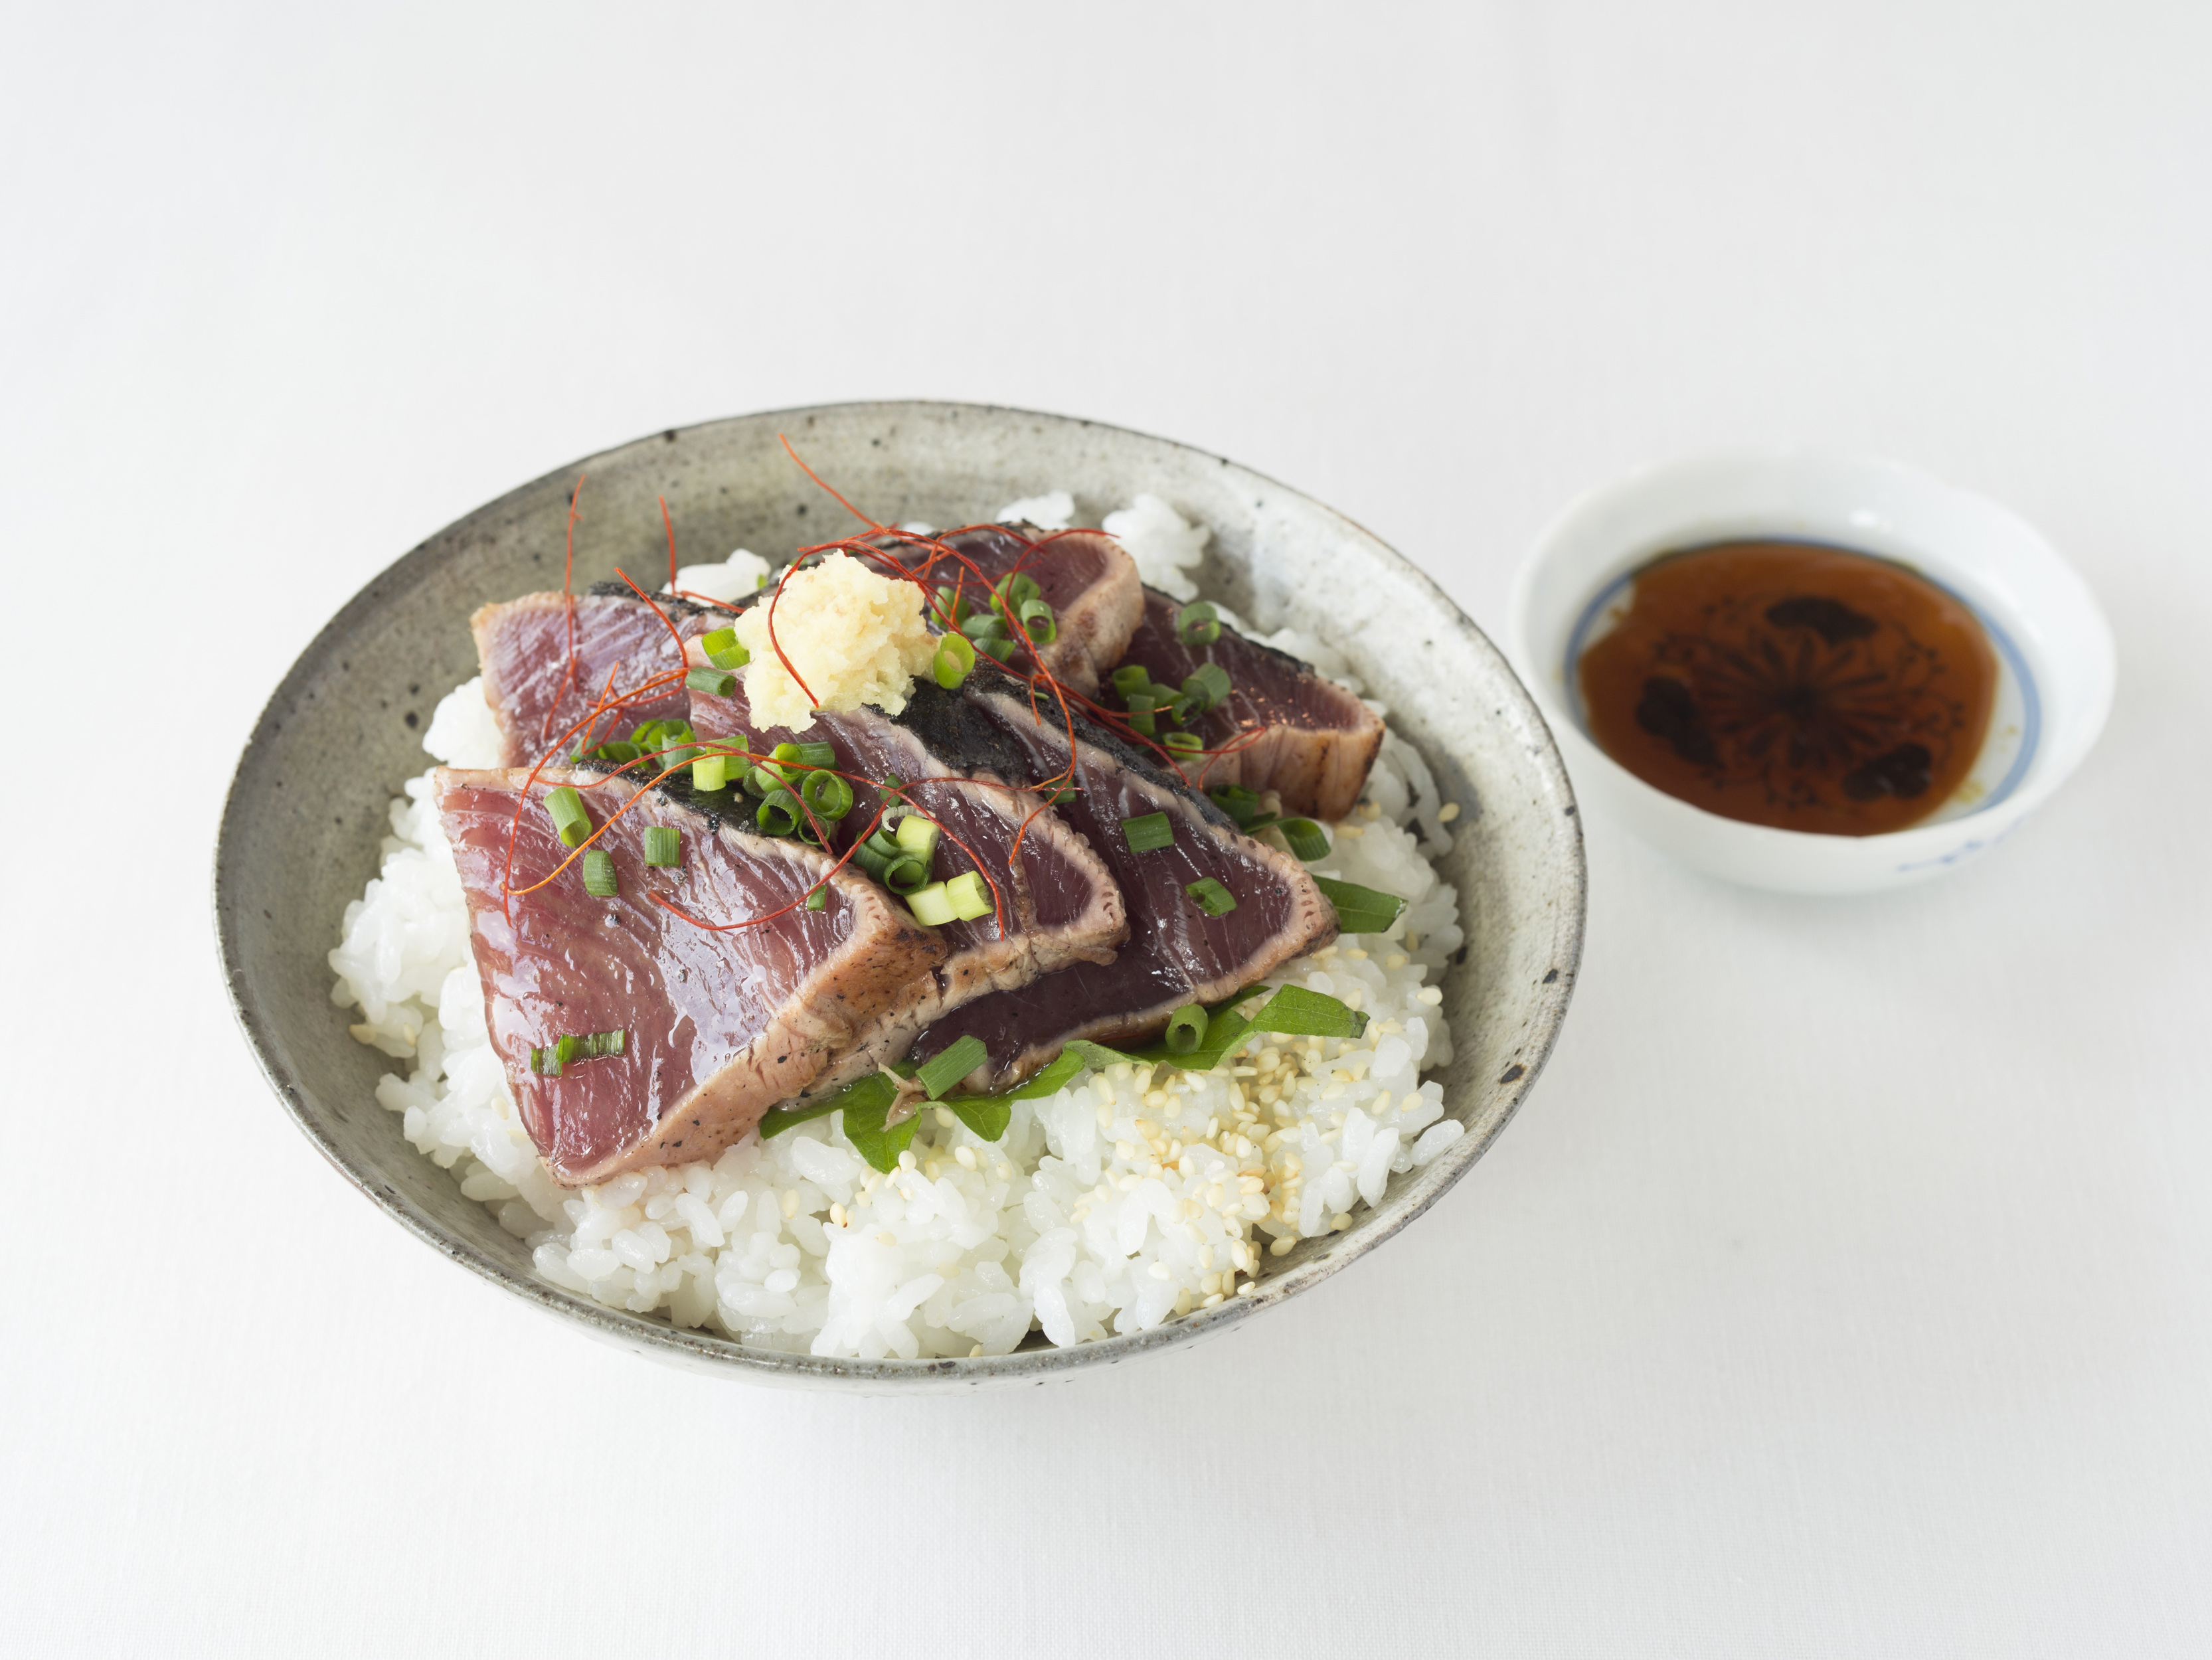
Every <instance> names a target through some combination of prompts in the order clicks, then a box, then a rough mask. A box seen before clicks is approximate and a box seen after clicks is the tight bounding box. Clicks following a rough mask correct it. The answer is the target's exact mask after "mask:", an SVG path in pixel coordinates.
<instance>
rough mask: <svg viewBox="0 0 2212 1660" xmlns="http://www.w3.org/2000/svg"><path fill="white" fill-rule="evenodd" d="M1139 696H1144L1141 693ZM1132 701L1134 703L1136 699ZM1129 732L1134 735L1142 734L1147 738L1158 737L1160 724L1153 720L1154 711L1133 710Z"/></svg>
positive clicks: (1149, 700) (1148, 699) (1147, 700)
mask: <svg viewBox="0 0 2212 1660" xmlns="http://www.w3.org/2000/svg"><path fill="white" fill-rule="evenodd" d="M1139 696H1143V694H1142V693H1139ZM1130 701H1132V702H1134V701H1135V699H1132V700H1130ZM1145 701H1146V702H1151V701H1152V700H1151V699H1150V698H1146V700H1145ZM1129 730H1130V731H1131V732H1133V733H1141V734H1142V735H1144V736H1145V737H1146V738H1152V737H1155V736H1157V735H1158V723H1157V722H1156V721H1154V720H1153V718H1152V710H1150V709H1148V708H1146V709H1131V710H1130V711H1129Z"/></svg>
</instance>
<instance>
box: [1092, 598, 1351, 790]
mask: <svg viewBox="0 0 2212 1660" xmlns="http://www.w3.org/2000/svg"><path fill="white" fill-rule="evenodd" d="M1181 610H1182V603H1181V602H1180V601H1179V600H1176V599H1170V598H1169V596H1167V595H1166V594H1164V593H1161V592H1160V591H1159V590H1158V589H1157V588H1146V590H1145V614H1144V617H1143V620H1142V621H1140V622H1139V623H1138V624H1137V628H1136V632H1135V633H1134V634H1133V635H1131V637H1130V640H1129V648H1128V650H1127V652H1125V653H1124V654H1122V657H1121V663H1141V664H1143V665H1144V666H1145V667H1146V670H1147V671H1148V672H1150V673H1151V675H1152V678H1153V679H1154V680H1155V681H1158V682H1161V683H1163V684H1166V685H1169V686H1180V685H1182V683H1183V681H1184V680H1185V679H1187V678H1188V677H1189V676H1190V675H1191V674H1192V673H1193V672H1195V671H1196V669H1197V668H1198V666H1199V665H1200V664H1201V663H1218V664H1219V665H1220V666H1222V667H1223V668H1224V669H1225V670H1227V671H1228V673H1229V680H1230V693H1229V701H1228V702H1226V703H1225V704H1224V705H1223V706H1222V707H1220V708H1217V709H1214V710H1212V712H1211V713H1209V714H1206V715H1203V716H1201V717H1200V720H1199V721H1198V723H1197V724H1196V725H1195V726H1194V727H1192V728H1191V730H1192V731H1194V732H1195V733H1197V734H1198V735H1199V737H1200V739H1203V740H1204V741H1205V744H1206V748H1207V749H1209V750H1217V749H1218V750H1226V751H1228V752H1227V753H1225V754H1220V755H1212V756H1208V757H1206V758H1205V759H1204V760H1202V761H1199V762H1196V763H1192V764H1190V765H1189V766H1188V767H1186V768H1185V770H1186V771H1187V772H1188V773H1189V774H1190V775H1191V777H1192V780H1193V781H1194V782H1195V783H1197V784H1199V785H1200V787H1204V788H1212V787H1216V786H1218V785H1222V784H1242V785H1243V786H1244V787H1246V788H1247V789H1250V790H1274V791H1277V792H1279V794H1281V796H1282V798H1283V811H1284V812H1288V813H1294V814H1303V815H1304V816H1306V817H1309V818H1322V819H1328V820H1330V821H1332V822H1333V821H1334V820H1336V819H1339V818H1343V817H1344V816H1345V815H1346V813H1348V812H1351V811H1352V808H1353V807H1354V806H1356V805H1358V800H1359V793H1360V792H1361V791H1362V790H1364V789H1365V788H1366V787H1367V774H1368V769H1370V768H1371V767H1373V766H1374V764H1375V757H1376V752H1377V751H1379V750H1381V748H1382V747H1383V717H1382V716H1381V715H1379V714H1376V713H1375V711H1374V710H1373V709H1370V708H1368V707H1367V705H1366V704H1365V703H1364V702H1360V700H1359V699H1358V697H1356V696H1353V695H1352V693H1350V692H1348V691H1346V690H1345V689H1344V688H1343V687H1342V686H1340V685H1338V684H1336V683H1335V682H1334V680H1330V679H1328V678H1326V677H1325V676H1322V675H1319V674H1316V673H1315V672H1313V670H1312V669H1311V668H1310V666H1307V665H1306V664H1304V663H1301V662H1300V661H1299V660H1297V658H1295V657H1292V656H1291V654H1289V653H1287V652H1280V651H1277V650H1276V649H1275V648H1273V647H1272V646H1263V645H1261V643H1260V642H1258V641H1256V640H1248V639H1246V638H1245V637H1244V636H1243V635H1241V634H1239V633H1237V630H1236V629H1232V628H1231V627H1229V626H1228V625H1227V624H1226V623H1225V624H1223V625H1222V629H1221V637H1220V638H1219V639H1218V640H1217V641H1215V642H1213V643H1212V645H1210V646H1187V645H1185V644H1184V643H1183V642H1182V635H1180V634H1179V633H1178V632H1177V631H1176V613H1177V612H1178V611H1181ZM1116 666H1117V667H1118V666H1120V665H1119V664H1117V665H1116ZM1113 701H1114V702H1115V704H1116V705H1117V706H1118V705H1119V703H1120V701H1121V700H1120V699H1119V698H1118V697H1115V698H1114V699H1113ZM1255 732H1256V733H1258V734H1259V735H1258V736H1257V737H1256V738H1255V737H1253V736H1251V734H1252V733H1255Z"/></svg>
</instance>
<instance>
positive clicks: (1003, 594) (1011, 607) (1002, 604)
mask: <svg viewBox="0 0 2212 1660" xmlns="http://www.w3.org/2000/svg"><path fill="white" fill-rule="evenodd" d="M1039 593H1042V589H1041V588H1039V587H1037V585H1036V578H1035V577H1034V576H1031V575H1030V574H1029V573H1028V572H1027V571H1009V572H1008V573H1007V574H1006V575H1004V576H1001V577H1000V579H999V581H998V583H997V585H996V586H995V587H994V588H993V589H992V591H991V608H992V609H993V610H994V611H997V612H998V613H999V614H1000V616H1001V617H1005V616H1016V617H1018V616H1019V615H1020V614H1021V609H1022V607H1023V606H1024V605H1027V604H1028V603H1029V602H1030V600H1032V599H1036V597H1037V595H1038V594H1039Z"/></svg>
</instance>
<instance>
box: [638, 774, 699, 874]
mask: <svg viewBox="0 0 2212 1660" xmlns="http://www.w3.org/2000/svg"><path fill="white" fill-rule="evenodd" d="M695 776H696V773H695ZM645 862H646V863H647V864H648V865H659V866H669V865H680V864H682V863H683V862H684V832H683V831H682V830H678V829H677V828H676V826H675V825H673V824H648V825H647V826H646V827H645Z"/></svg>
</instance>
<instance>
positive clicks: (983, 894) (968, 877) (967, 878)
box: [945, 870, 998, 922]
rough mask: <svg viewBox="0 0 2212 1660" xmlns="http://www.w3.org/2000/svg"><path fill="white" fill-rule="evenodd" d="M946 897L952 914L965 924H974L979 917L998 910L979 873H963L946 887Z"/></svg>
mask: <svg viewBox="0 0 2212 1660" xmlns="http://www.w3.org/2000/svg"><path fill="white" fill-rule="evenodd" d="M945 899H946V900H947V901H948V902H949V903H951V906H952V914H953V915H955V916H957V917H958V918H959V919H960V920H961V921H963V922H972V921H975V919H976V918H977V917H979V916H988V915H991V913H992V912H993V911H994V910H996V909H998V907H997V906H995V905H994V904H993V903H991V896H990V893H989V892H988V891H987V890H986V889H985V888H984V886H983V878H982V875H981V873H980V872H977V871H972V870H969V871H963V872H961V873H960V874H959V875H957V876H956V877H954V878H953V879H951V881H949V882H947V883H946V884H945Z"/></svg>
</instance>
